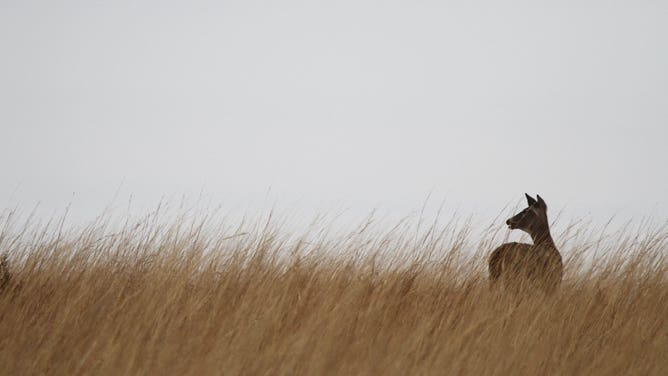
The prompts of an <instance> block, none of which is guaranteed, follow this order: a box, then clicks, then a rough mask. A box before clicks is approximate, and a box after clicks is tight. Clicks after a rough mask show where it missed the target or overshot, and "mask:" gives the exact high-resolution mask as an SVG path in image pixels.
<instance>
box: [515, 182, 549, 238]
mask: <svg viewBox="0 0 668 376" xmlns="http://www.w3.org/2000/svg"><path fill="white" fill-rule="evenodd" d="M524 195H525V196H526V198H527V205H528V206H527V207H526V208H525V209H524V210H522V211H521V212H519V213H517V214H515V215H514V216H512V217H511V218H509V219H508V220H507V221H506V224H507V225H508V228H510V229H511V230H514V229H518V230H522V231H524V232H526V233H528V234H529V235H531V237H532V238H533V239H534V241H535V240H536V239H537V238H540V237H541V236H542V235H544V234H549V225H548V221H547V205H546V204H545V201H544V200H543V199H542V198H541V197H540V195H536V198H537V199H534V198H533V197H531V196H529V195H528V194H526V193H525V194H524Z"/></svg>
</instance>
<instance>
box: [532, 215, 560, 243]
mask: <svg viewBox="0 0 668 376" xmlns="http://www.w3.org/2000/svg"><path fill="white" fill-rule="evenodd" d="M537 227H538V228H534V229H533V231H532V232H530V233H529V234H530V235H531V240H533V244H534V245H546V246H551V247H553V248H556V246H555V245H554V240H553V239H552V234H550V225H549V224H548V222H547V218H545V221H544V222H543V221H541V226H537Z"/></svg>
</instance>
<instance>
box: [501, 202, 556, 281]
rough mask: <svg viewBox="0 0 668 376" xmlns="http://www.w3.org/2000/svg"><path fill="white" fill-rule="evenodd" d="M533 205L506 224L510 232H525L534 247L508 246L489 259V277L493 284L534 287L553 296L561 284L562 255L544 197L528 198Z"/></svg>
mask: <svg viewBox="0 0 668 376" xmlns="http://www.w3.org/2000/svg"><path fill="white" fill-rule="evenodd" d="M526 197H527V201H528V204H529V206H528V207H527V208H526V209H524V210H522V211H521V212H520V213H518V214H516V215H515V216H513V217H512V218H510V219H508V220H507V221H506V224H508V227H509V228H510V229H520V230H523V231H525V232H527V233H529V235H531V238H532V239H533V244H525V243H517V242H512V243H505V244H502V245H501V246H499V247H498V248H496V249H495V250H494V251H493V252H492V254H491V255H490V257H489V265H488V266H489V278H490V282H491V283H492V284H497V283H498V282H500V281H503V282H504V284H505V285H508V284H516V285H518V286H522V285H531V286H535V287H538V288H540V289H541V290H543V291H545V292H548V293H551V292H553V291H554V290H555V289H556V288H557V287H559V284H560V283H561V278H562V276H563V263H562V260H561V254H560V253H559V250H558V249H557V246H556V245H555V244H554V240H553V239H552V236H551V235H550V229H549V225H548V221H547V205H546V204H545V201H543V199H542V198H541V197H540V196H537V198H538V200H534V199H533V198H532V197H530V196H529V195H526Z"/></svg>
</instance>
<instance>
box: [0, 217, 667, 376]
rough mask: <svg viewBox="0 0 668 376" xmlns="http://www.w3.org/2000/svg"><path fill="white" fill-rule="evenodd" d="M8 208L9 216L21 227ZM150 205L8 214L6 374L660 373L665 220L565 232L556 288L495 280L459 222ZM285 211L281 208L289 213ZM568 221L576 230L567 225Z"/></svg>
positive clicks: (2, 243)
mask: <svg viewBox="0 0 668 376" xmlns="http://www.w3.org/2000/svg"><path fill="white" fill-rule="evenodd" d="M10 222H12V223H14V224H11V223H10ZM205 222H206V221H202V222H197V221H194V220H188V219H183V218H182V219H178V220H175V221H173V222H172V223H171V224H164V223H163V224H161V223H160V222H159V221H155V220H153V219H151V218H149V219H146V220H144V221H139V222H137V223H135V224H126V225H124V226H120V227H119V228H116V229H115V230H113V231H112V230H111V227H110V226H109V224H108V223H107V222H105V221H104V220H103V221H100V222H97V223H96V224H94V225H91V226H90V227H88V228H84V229H79V230H71V231H66V230H64V229H62V228H60V227H59V226H55V227H54V226H49V225H45V226H42V227H40V226H31V225H27V224H26V225H21V224H18V225H17V224H16V223H15V221H12V220H11V219H10V216H5V217H4V218H3V222H2V223H3V224H4V226H5V227H4V228H5V229H4V230H3V232H2V236H1V238H0V247H1V248H2V251H3V252H6V253H7V254H8V255H9V260H8V262H9V265H10V267H11V274H12V276H11V277H12V278H11V281H10V282H9V283H8V284H7V285H6V286H5V287H4V288H3V290H2V291H1V292H0V372H1V373H2V374H7V375H26V374H51V375H76V374H96V375H105V374H108V375H126V374H151V375H169V374H172V375H202V374H224V375H237V374H243V375H254V374H289V375H293V374H304V375H318V374H344V375H349V374H377V375H387V374H395V375H425V374H458V375H464V374H470V375H508V374H512V375H538V374H579V375H594V374H596V375H628V374H638V375H652V374H654V375H665V374H666V373H665V372H666V370H667V369H668V273H667V272H668V255H667V251H668V249H667V245H668V231H667V229H666V227H665V226H663V227H658V228H656V227H655V228H640V229H638V230H627V231H626V232H625V233H623V234H619V235H618V236H617V237H613V238H606V239H603V238H599V237H598V236H597V234H596V233H594V234H590V235H588V236H585V237H583V236H577V234H578V233H579V231H580V230H581V229H579V228H577V226H571V227H569V228H568V231H567V232H566V233H563V234H560V235H558V234H556V235H555V238H557V242H558V243H559V244H561V245H562V254H563V255H564V257H565V260H566V276H565V280H564V282H563V285H562V286H561V288H560V289H559V291H558V292H557V293H556V294H555V295H554V296H544V295H541V294H540V293H535V292H526V293H522V294H515V293H512V292H508V291H499V290H490V289H489V286H488V283H487V280H486V271H485V268H486V260H485V258H486V256H487V254H488V253H489V251H491V249H493V247H494V246H496V245H498V243H499V242H501V241H502V240H503V237H504V236H506V235H507V234H506V233H505V230H502V227H490V228H489V229H487V230H485V231H483V232H482V234H483V235H484V236H483V237H482V238H480V239H476V238H472V235H471V230H470V226H469V225H468V224H467V223H466V222H464V223H457V222H456V221H455V222H450V223H447V224H445V225H437V224H434V225H431V226H426V228H425V229H422V230H416V231H413V230H412V229H411V228H410V226H405V225H403V224H399V225H398V226H395V227H394V228H392V227H390V228H388V229H387V230H385V231H383V230H382V229H379V228H374V227H373V226H370V225H369V223H362V224H361V225H360V226H359V227H358V228H357V229H355V230H354V231H352V232H350V233H347V234H339V235H337V236H331V234H328V233H327V229H326V228H324V229H323V228H319V229H318V228H315V229H313V228H312V229H311V230H309V231H306V232H304V233H302V234H296V235H295V234H289V233H285V232H282V231H281V226H280V225H277V224H276V221H275V220H268V221H265V222H254V223H251V224H241V225H240V226H239V227H236V228H230V227H227V228H217V227H216V226H207V225H206V223H205ZM279 223H280V221H279ZM574 234H575V235H574Z"/></svg>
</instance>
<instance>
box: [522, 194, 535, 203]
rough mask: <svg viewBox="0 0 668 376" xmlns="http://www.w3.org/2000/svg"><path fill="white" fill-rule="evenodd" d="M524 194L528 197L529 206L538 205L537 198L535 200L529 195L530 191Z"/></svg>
mask: <svg viewBox="0 0 668 376" xmlns="http://www.w3.org/2000/svg"><path fill="white" fill-rule="evenodd" d="M524 195H525V196H526V197H527V205H529V206H534V205H536V200H534V199H533V197H531V196H529V194H528V193H525V194H524Z"/></svg>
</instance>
